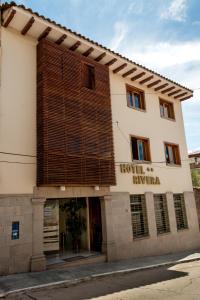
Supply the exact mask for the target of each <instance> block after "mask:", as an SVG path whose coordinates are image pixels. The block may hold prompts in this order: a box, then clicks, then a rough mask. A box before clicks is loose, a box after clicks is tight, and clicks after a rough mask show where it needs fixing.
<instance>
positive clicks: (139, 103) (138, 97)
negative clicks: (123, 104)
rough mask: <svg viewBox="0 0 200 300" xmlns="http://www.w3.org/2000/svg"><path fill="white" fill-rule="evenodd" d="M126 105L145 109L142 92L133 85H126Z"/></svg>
mask: <svg viewBox="0 0 200 300" xmlns="http://www.w3.org/2000/svg"><path fill="white" fill-rule="evenodd" d="M126 94H127V105H128V106H129V107H131V108H135V109H138V110H145V101H144V92H143V91H141V90H138V89H135V88H133V87H130V86H127V87H126Z"/></svg>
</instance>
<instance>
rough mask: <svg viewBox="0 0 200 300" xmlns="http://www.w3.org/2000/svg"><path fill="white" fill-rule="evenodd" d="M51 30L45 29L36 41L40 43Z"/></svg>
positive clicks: (49, 28)
mask: <svg viewBox="0 0 200 300" xmlns="http://www.w3.org/2000/svg"><path fill="white" fill-rule="evenodd" d="M51 30H52V28H51V27H49V26H48V27H47V28H46V29H45V30H44V31H43V32H42V33H41V34H40V36H39V38H38V41H41V40H42V39H44V38H45V37H47V35H48V34H49V32H50V31H51Z"/></svg>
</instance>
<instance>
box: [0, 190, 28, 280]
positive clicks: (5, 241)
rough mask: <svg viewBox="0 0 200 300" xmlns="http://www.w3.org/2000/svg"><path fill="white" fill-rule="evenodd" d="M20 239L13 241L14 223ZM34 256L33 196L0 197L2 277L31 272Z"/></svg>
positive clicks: (0, 262) (0, 271)
mask: <svg viewBox="0 0 200 300" xmlns="http://www.w3.org/2000/svg"><path fill="white" fill-rule="evenodd" d="M15 221H18V222H19V239H16V240H12V237H11V236H12V222H15ZM31 256H32V203H31V195H17V196H15V195H6V196H5V195H1V196H0V275H5V274H11V273H20V272H28V271H30V258H31Z"/></svg>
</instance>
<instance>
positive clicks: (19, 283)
mask: <svg viewBox="0 0 200 300" xmlns="http://www.w3.org/2000/svg"><path fill="white" fill-rule="evenodd" d="M194 260H200V249H198V250H192V251H185V252H179V253H176V254H168V255H161V256H152V257H143V258H134V259H129V260H123V261H117V262H112V263H98V264H95V265H83V266H80V267H73V268H68V269H66V270H63V269H62V270H48V271H44V272H37V273H23V274H15V275H8V276H1V277H0V298H2V297H5V296H6V295H8V294H12V293H16V292H22V291H25V290H31V289H39V288H50V287H55V286H70V285H75V284H78V283H80V282H83V281H88V280H92V279H95V278H102V277H106V276H113V275H115V274H123V273H128V272H135V271H138V270H143V269H150V268H155V267H159V266H167V265H173V264H177V263H183V262H188V261H194Z"/></svg>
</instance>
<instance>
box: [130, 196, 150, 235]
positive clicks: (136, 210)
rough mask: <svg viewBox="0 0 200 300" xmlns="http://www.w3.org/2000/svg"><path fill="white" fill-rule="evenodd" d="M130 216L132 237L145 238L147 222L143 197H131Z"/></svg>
mask: <svg viewBox="0 0 200 300" xmlns="http://www.w3.org/2000/svg"><path fill="white" fill-rule="evenodd" d="M130 203H131V215H132V228H133V237H134V238H138V237H143V236H147V235H148V233H149V231H148V222H147V212H146V203H145V197H144V195H131V196H130Z"/></svg>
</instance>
